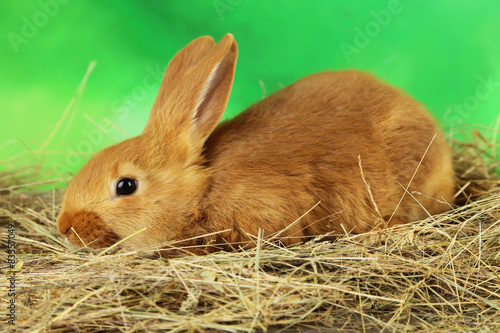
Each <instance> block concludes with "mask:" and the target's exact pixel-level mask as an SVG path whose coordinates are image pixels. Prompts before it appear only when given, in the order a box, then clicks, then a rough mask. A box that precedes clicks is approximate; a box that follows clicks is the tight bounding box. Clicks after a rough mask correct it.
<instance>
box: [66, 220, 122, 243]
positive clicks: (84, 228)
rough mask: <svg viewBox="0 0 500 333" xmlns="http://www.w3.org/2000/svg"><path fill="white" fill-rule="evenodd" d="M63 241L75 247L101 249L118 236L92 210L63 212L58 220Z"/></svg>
mask: <svg viewBox="0 0 500 333" xmlns="http://www.w3.org/2000/svg"><path fill="white" fill-rule="evenodd" d="M58 227H59V231H60V232H61V234H62V235H63V236H64V237H65V242H66V243H69V244H72V245H73V246H76V247H90V248H94V249H102V248H106V247H109V246H111V245H113V244H114V243H116V242H118V241H119V240H120V237H119V236H118V235H117V234H116V233H115V232H114V231H113V230H111V229H110V228H109V227H108V226H107V225H106V224H105V222H104V221H103V220H102V219H101V218H100V216H99V215H97V214H96V213H94V212H88V211H80V212H77V213H74V214H70V213H68V212H64V213H63V214H62V215H61V216H60V219H59V221H58Z"/></svg>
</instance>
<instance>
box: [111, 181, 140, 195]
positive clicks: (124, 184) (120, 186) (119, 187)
mask: <svg viewBox="0 0 500 333" xmlns="http://www.w3.org/2000/svg"><path fill="white" fill-rule="evenodd" d="M136 190H137V180H135V179H133V178H122V179H120V180H119V181H118V183H117V184H116V195H117V196H120V195H130V194H132V193H134V192H135V191H136Z"/></svg>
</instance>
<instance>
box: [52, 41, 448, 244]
mask: <svg viewBox="0 0 500 333" xmlns="http://www.w3.org/2000/svg"><path fill="white" fill-rule="evenodd" d="M236 57H237V48H236V43H235V41H234V39H233V37H232V36H231V35H229V34H228V35H226V36H225V37H224V38H222V40H221V41H220V42H219V43H218V44H216V45H215V43H214V41H213V39H211V38H210V37H201V38H198V39H196V40H194V41H193V42H191V43H190V44H188V45H187V46H186V47H185V48H184V49H182V50H181V51H180V52H179V53H178V54H177V55H176V56H175V57H174V58H173V59H172V61H171V62H170V64H169V66H168V68H167V70H166V72H165V76H164V78H163V81H162V84H161V87H160V91H159V93H158V96H157V98H156V100H155V103H154V105H153V108H152V110H151V114H150V118H149V120H148V123H147V125H146V127H145V129H144V131H143V133H142V134H141V135H140V136H138V137H135V138H132V139H129V140H126V141H124V142H121V143H118V144H116V145H114V146H111V147H108V148H106V149H104V150H103V151H101V152H99V153H98V154H96V155H95V156H94V157H92V158H91V159H90V160H89V162H88V163H87V164H86V165H85V166H84V167H83V168H82V170H80V172H79V173H78V174H77V175H76V176H75V178H74V180H73V181H72V182H71V183H70V185H69V187H68V189H67V192H66V194H65V197H64V200H63V203H62V207H61V212H60V215H59V217H58V226H59V230H60V231H61V233H62V234H63V235H64V236H65V237H67V239H68V241H69V242H71V243H73V244H75V245H78V246H82V245H88V246H91V247H104V246H109V245H111V244H113V243H114V242H116V241H117V240H119V239H124V238H126V237H128V236H130V235H131V234H133V233H136V232H137V231H138V230H141V229H143V228H146V229H145V231H143V232H141V233H138V234H136V235H134V236H133V237H130V238H128V239H126V240H125V241H123V243H122V246H127V247H131V248H143V247H146V246H150V245H165V243H167V242H171V243H169V244H170V245H169V246H187V247H188V248H189V249H190V250H191V251H193V252H196V251H197V250H196V249H195V246H197V245H200V244H201V245H208V244H210V245H211V247H207V249H210V250H213V249H216V248H218V247H217V246H216V244H228V243H238V242H248V241H249V240H250V239H251V238H252V235H257V233H258V229H259V228H260V229H263V230H264V233H265V236H266V237H273V235H274V236H276V237H275V238H272V239H280V240H281V241H282V242H283V243H285V244H292V243H295V242H299V241H304V240H307V239H309V238H310V237H314V236H317V235H321V234H325V233H333V234H344V233H346V232H347V233H363V232H366V231H369V230H372V229H374V228H375V229H377V228H384V227H390V226H393V225H396V224H401V223H406V222H410V221H415V220H420V219H424V218H426V217H428V216H429V215H432V214H437V213H441V212H444V211H446V210H448V209H449V208H450V204H451V203H452V201H453V193H454V174H453V170H452V165H451V157H450V151H449V147H448V145H447V144H446V142H445V139H444V137H443V135H442V133H441V132H440V131H439V129H438V128H437V126H436V124H435V121H434V120H433V119H432V117H431V116H430V115H429V114H428V113H427V112H426V111H425V110H424V109H423V107H422V106H421V105H420V104H419V103H418V102H416V101H414V100H413V99H412V98H410V97H409V96H407V95H405V94H404V93H402V92H401V91H400V90H398V89H396V88H394V87H391V86H388V85H386V84H385V83H382V82H381V81H379V80H378V79H376V78H375V77H373V76H372V75H369V74H366V73H362V72H357V71H341V72H333V71H332V72H322V73H318V74H313V75H310V76H307V77H305V78H303V79H301V80H299V81H297V82H295V83H294V84H292V85H290V86H288V87H286V88H284V89H282V90H280V91H278V92H276V93H274V94H272V95H271V96H269V97H267V98H265V99H264V100H262V101H260V102H258V103H256V104H254V105H252V106H251V107H250V108H248V109H247V110H246V111H244V112H242V113H241V114H240V115H238V116H236V117H235V118H233V119H231V120H229V121H225V122H222V123H221V124H219V125H218V126H217V124H218V123H219V121H220V119H221V117H222V115H223V113H224V110H225V107H226V105H227V100H228V98H229V94H230V91H231V87H232V82H233V77H234V69H235V65H236ZM124 178H127V179H130V181H134V180H135V181H136V182H137V189H135V187H134V188H133V190H134V191H135V192H133V193H131V194H130V195H119V194H117V192H116V186H117V183H118V182H119V181H120V180H121V179H124ZM313 207H314V208H313ZM311 208H313V209H311ZM306 212H307V214H305V213H306ZM225 230H229V231H225ZM223 231H225V232H223ZM203 235H208V236H203Z"/></svg>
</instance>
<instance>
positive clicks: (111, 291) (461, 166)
mask: <svg viewBox="0 0 500 333" xmlns="http://www.w3.org/2000/svg"><path fill="white" fill-rule="evenodd" d="M481 146H483V148H481ZM490 148H491V146H490ZM455 150H456V153H455V164H456V171H457V176H458V179H459V184H460V191H459V194H458V195H459V200H458V201H459V202H460V206H457V207H456V208H455V209H454V210H453V211H451V212H449V213H447V214H443V215H440V216H433V217H430V218H428V219H427V220H425V221H420V222H416V223H412V224H409V225H406V226H404V227H402V228H401V229H399V230H397V231H386V232H384V233H383V234H382V237H381V238H380V242H378V243H376V244H371V245H366V244H363V242H360V241H359V240H358V239H357V238H356V237H349V236H343V237H339V238H336V239H334V240H324V239H321V238H318V239H315V240H312V241H310V242H309V243H307V244H303V245H300V246H295V247H289V248H284V247H279V246H276V245H274V244H267V243H266V242H265V239H264V240H262V239H261V238H259V239H257V240H256V245H257V246H256V247H255V248H253V249H248V250H242V251H236V252H231V253H228V252H220V253H214V254H211V255H206V256H185V257H180V258H171V259H164V258H145V257H144V256H142V255H140V254H139V253H136V252H126V251H119V252H114V253H113V252H112V251H111V252H110V251H108V252H106V251H104V252H93V253H88V252H86V251H84V250H77V251H70V250H68V249H67V248H66V246H65V245H64V244H62V242H61V239H60V238H59V235H58V231H57V228H56V224H55V218H56V215H57V212H58V208H59V203H60V197H61V195H60V191H58V190H54V191H50V192H47V191H43V192H36V191H33V190H26V188H27V187H29V185H30V184H26V183H23V182H17V183H16V182H15V181H14V180H13V179H14V178H15V177H13V173H12V172H11V173H8V172H3V173H1V174H0V184H1V185H0V188H1V190H0V232H1V234H2V235H1V243H2V247H3V250H2V252H1V254H2V258H1V259H0V266H1V268H2V272H4V275H3V278H2V281H1V282H0V283H1V285H2V290H1V291H0V295H1V299H2V304H4V305H2V308H1V313H2V315H1V316H2V317H3V318H2V320H4V319H6V318H7V319H8V315H9V310H8V309H7V308H6V306H5V304H10V303H9V302H11V299H12V297H11V296H9V290H8V289H9V286H10V287H12V286H11V285H10V282H12V281H9V280H8V278H9V277H12V275H14V277H15V283H14V284H15V293H16V297H15V307H16V309H15V315H16V320H15V325H16V326H8V325H7V326H5V327H7V329H9V328H12V329H14V327H17V329H29V330H30V331H33V332H73V331H77V332H97V331H109V332H146V331H147V332H161V331H167V330H168V331H170V332H181V331H182V332H185V331H186V332H204V331H217V332H226V331H227V332H245V331H247V332H250V331H265V330H273V331H275V330H279V331H290V332H291V331H297V327H300V329H301V330H302V332H307V331H309V329H312V328H314V330H311V331H313V332H317V331H318V327H321V328H323V331H329V330H331V331H336V332H337V331H341V332H380V331H384V332H396V331H397V332H405V331H417V330H418V331H421V330H428V331H438V330H439V331H440V332H446V331H449V332H457V331H464V330H471V331H477V332H493V331H499V330H500V276H499V275H500V194H499V193H500V180H499V179H498V177H497V176H498V175H497V176H495V173H496V172H498V171H497V170H498V166H499V162H498V159H497V158H496V157H495V156H494V153H493V151H494V149H493V150H491V149H488V148H484V145H481V144H478V143H474V144H469V145H463V144H462V145H457V146H456V149H455ZM16 172H19V170H17V171H16ZM9 224H13V225H15V231H14V233H15V236H16V238H15V242H16V248H15V258H16V265H15V267H14V270H13V271H12V267H9V264H8V259H9V257H8V253H7V251H6V250H5V249H6V247H7V245H8V235H9V233H12V232H13V231H12V228H11V229H9ZM3 287H6V288H3ZM6 309H7V312H6Z"/></svg>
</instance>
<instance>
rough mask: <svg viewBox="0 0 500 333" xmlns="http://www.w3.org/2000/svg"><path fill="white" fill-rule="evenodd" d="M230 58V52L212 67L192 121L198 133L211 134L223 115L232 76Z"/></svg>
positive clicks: (232, 65)
mask: <svg viewBox="0 0 500 333" xmlns="http://www.w3.org/2000/svg"><path fill="white" fill-rule="evenodd" d="M231 56H232V55H231V52H228V54H226V56H225V57H224V58H223V59H222V60H221V61H220V62H219V63H218V64H217V66H215V67H214V69H213V70H212V72H211V73H210V76H209V77H208V79H207V82H206V83H205V86H204V87H203V92H202V94H201V95H200V102H199V104H198V106H197V108H196V111H195V112H196V113H195V118H194V119H195V122H196V124H197V126H198V128H199V130H200V132H203V133H204V134H205V135H208V134H209V133H210V132H212V130H213V129H214V128H215V126H217V124H218V123H219V121H220V120H221V118H222V116H223V115H224V111H225V108H226V104H227V100H228V99H229V94H230V92H231V87H232V78H233V75H234V63H233V62H232V61H231V58H230V57H231Z"/></svg>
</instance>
